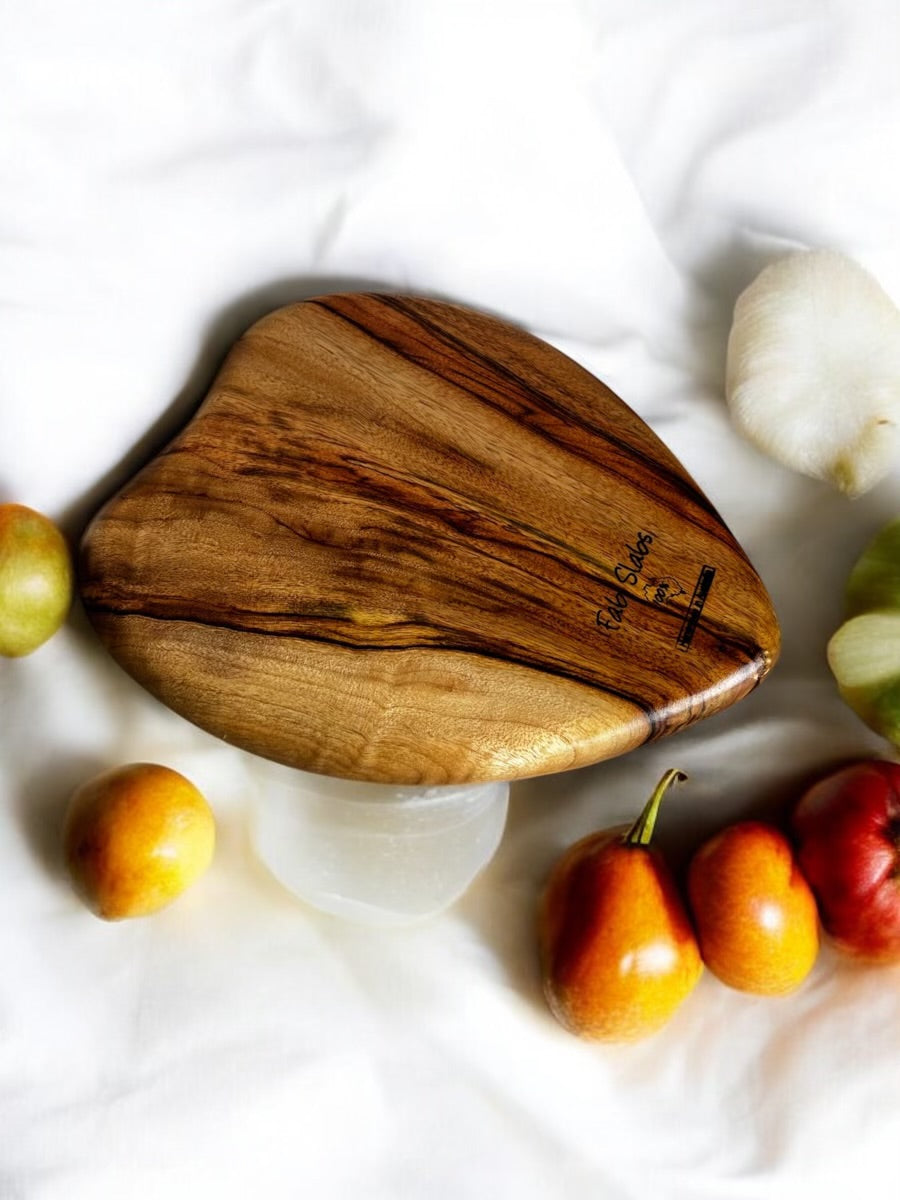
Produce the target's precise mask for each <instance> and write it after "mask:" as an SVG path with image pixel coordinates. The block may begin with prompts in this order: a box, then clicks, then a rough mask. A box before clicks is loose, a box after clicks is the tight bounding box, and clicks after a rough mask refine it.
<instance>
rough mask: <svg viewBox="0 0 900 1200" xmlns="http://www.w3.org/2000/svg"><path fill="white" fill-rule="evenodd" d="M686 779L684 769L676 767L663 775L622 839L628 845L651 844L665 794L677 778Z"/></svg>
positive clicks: (679, 779)
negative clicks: (680, 769)
mask: <svg viewBox="0 0 900 1200" xmlns="http://www.w3.org/2000/svg"><path fill="white" fill-rule="evenodd" d="M684 779H687V775H685V773H684V771H679V770H678V769H677V768H674V767H673V768H672V770H671V771H666V773H665V775H663V777H662V779H661V780H660V781H659V783H658V784H657V785H656V787H655V788H654V790H653V795H652V796H651V797H650V799H649V800H648V801H647V803H646V804H645V805H644V811H643V812H642V813H641V815H640V816H639V817H638V819H637V820H636V821H635V823H634V824H633V825H632V827H631V828H630V829H629V830H628V832H627V833H626V834H625V837H624V838H623V839H622V840H623V841H624V843H625V845H626V846H647V845H649V844H650V839H651V838H652V837H653V829H654V826H655V825H656V818H657V816H658V814H659V806H660V804H661V803H662V798H663V796H664V795H665V794H666V792H667V791H668V790H669V788H670V787H671V786H672V784H673V783H675V781H676V780H678V781H679V782H680V781H682V780H684Z"/></svg>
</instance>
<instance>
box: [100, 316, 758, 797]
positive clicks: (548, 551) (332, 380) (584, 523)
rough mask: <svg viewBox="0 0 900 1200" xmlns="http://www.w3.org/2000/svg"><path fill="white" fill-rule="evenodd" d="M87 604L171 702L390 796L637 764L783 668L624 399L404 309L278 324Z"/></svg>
mask: <svg viewBox="0 0 900 1200" xmlns="http://www.w3.org/2000/svg"><path fill="white" fill-rule="evenodd" d="M80 587H81V594H82V598H83V601H84V604H85V607H86V610H87V612H88V614H89V616H90V619H91V621H92V622H93V624H94V626H95V628H96V630H97V632H98V633H99V635H100V637H101V638H102V639H103V641H104V642H105V643H106V645H107V646H108V648H109V650H110V651H111V653H112V654H113V655H114V656H115V658H116V659H117V660H118V661H119V662H120V663H121V664H122V666H123V667H124V668H125V669H126V670H127V671H129V672H130V673H131V674H132V675H133V676H134V677H135V678H136V679H138V680H139V681H140V682H141V683H142V684H144V685H145V686H146V687H147V688H149V690H150V691H152V692H153V693H154V694H155V695H157V696H158V697H159V698H160V699H162V700H163V701H164V702H165V703H166V704H168V705H170V706H171V707H172V708H173V709H175V710H176V711H177V712H179V713H181V714H183V715H184V716H186V717H187V718H188V719H190V720H191V721H194V722H195V723H197V724H198V725H200V726H202V727H203V728H205V729H207V730H210V731H211V732H213V733H214V734H216V735H217V736H219V737H221V738H223V739H225V740H226V741H229V742H232V743H235V744H237V745H240V746H243V747H244V748H246V749H248V750H251V751H253V752H255V753H257V754H261V755H263V756H266V757H269V758H273V759H276V760H278V761H280V762H284V763H287V764H290V765H294V766H298V767H302V768H304V769H306V770H312V771H318V772H321V773H324V774H331V775H339V776H345V777H348V778H357V779H370V780H375V781H383V782H401V783H448V782H455V781H460V780H479V779H495V778H504V779H515V778H520V777H523V776H529V775H537V774H541V773H545V772H549V771H558V770H562V769H566V768H570V767H576V766H580V765H583V764H586V763H589V762H593V761H597V760H599V759H601V758H606V757H610V756H612V755H614V754H620V753H622V752H624V751H626V750H628V749H631V748H633V747H635V746H638V745H640V744H641V743H642V742H644V741H646V740H648V739H650V738H654V737H658V736H660V735H662V734H665V733H670V732H672V731H674V730H677V729H680V728H682V727H683V726H685V725H687V724H688V723H690V722H692V721H694V720H696V719H698V718H700V717H703V716H706V715H708V714H710V713H712V712H715V711H718V710H719V709H721V708H723V707H724V706H725V705H727V704H730V703H732V702H733V701H735V700H737V699H739V698H740V697H741V696H743V695H745V694H746V693H747V692H748V691H749V690H750V689H751V688H752V687H754V686H755V684H756V683H757V682H758V681H759V680H760V679H761V678H762V676H763V675H764V674H765V673H766V671H767V670H768V669H769V667H770V666H771V664H772V662H773V661H774V659H775V657H776V655H777V651H778V628H777V624H776V621H775V617H774V615H773V612H772V607H771V604H770V601H769V599H768V597H767V595H766V593H765V590H764V588H763V587H762V585H761V583H760V581H759V579H758V577H757V575H756V573H755V571H754V570H753V568H752V567H751V565H750V564H749V562H748V561H747V559H746V557H745V556H744V554H743V552H742V551H741V549H740V547H739V546H738V545H737V544H736V542H735V540H734V538H733V537H732V535H731V534H730V533H729V532H728V530H727V529H726V528H725V526H724V524H723V523H722V521H721V519H720V517H719V516H718V514H717V513H716V512H715V511H714V509H713V507H712V506H711V505H710V503H709V501H708V500H707V499H706V497H705V496H704V495H703V493H702V492H701V491H700V490H699V488H698V487H697V485H696V484H695V483H694V481H693V480H692V479H691V478H690V477H689V476H688V474H687V473H686V472H685V471H684V469H683V468H682V467H681V465H680V464H679V463H678V461H677V460H676V459H675V458H674V456H673V455H672V454H671V453H670V452H669V451H668V450H667V449H666V448H665V446H663V444H662V443H661V442H660V441H659V439H658V438H657V437H656V436H655V435H654V434H653V433H652V432H651V430H650V429H648V428H647V426H646V425H645V424H644V423H643V422H642V421H640V419H639V418H638V417H637V416H636V414H635V413H634V412H632V410H631V409H629V408H628V407H627V406H626V405H625V404H623V403H622V402H621V401H620V400H619V399H618V398H617V397H616V396H615V395H614V394H613V393H612V392H611V391H610V390H609V389H608V388H607V387H605V385H603V384H602V383H600V382H599V381H598V380H596V379H595V378H594V377H593V376H591V375H589V374H588V373H587V372H586V371H584V370H583V369H582V368H581V367H579V366H578V365H577V364H575V363H574V362H572V361H571V360H570V359H568V358H566V357H565V356H563V355H562V354H560V353H559V352H557V351H556V350H554V349H552V348H551V347H550V346H548V345H546V344H545V343H543V342H541V341H539V340H538V339H536V338H534V337H531V336H529V335H528V334H525V333H523V332H521V331H520V330H518V329H515V328H514V327H512V326H510V325H508V324H506V323H505V322H502V321H498V320H496V319H494V318H492V317H488V316H485V315H483V314H480V313H476V312H472V311H470V310H467V309H464V308H460V307H457V306H452V305H447V304H443V303H438V302H435V301H431V300H423V299H416V298H408V297H398V296H391V295H361V294H348V295H338V296H328V297H322V298H320V299H316V300H310V301H306V302H304V303H301V304H296V305H292V306H290V307H288V308H284V309H280V310H278V311H277V312H274V313H272V314H270V315H269V316H267V317H265V318H263V319H262V320H261V321H259V322H258V323H257V324H256V325H254V326H253V327H252V328H251V329H250V330H249V331H248V332H247V333H246V334H245V335H244V336H243V337H242V338H241V339H240V340H239V341H238V342H237V343H236V345H235V346H234V347H233V348H232V350H231V352H230V354H229V355H228V358H227V359H226V361H225V363H224V365H223V367H222V369H221V371H220V373H219V375H218V377H217V378H216V380H215V382H214V384H213V386H212V388H211V390H210V392H209V395H208V396H207V398H206V399H205V401H204V402H203V404H202V405H201V407H200V408H199V410H198V411H197V413H196V414H195V416H194V417H193V418H192V420H191V421H190V422H189V423H188V425H187V426H186V427H185V429H184V430H183V431H182V432H181V433H180V434H179V435H178V436H177V437H176V438H175V440H174V441H173V442H172V443H171V444H170V445H169V446H168V447H167V448H166V450H165V451H164V452H163V453H162V454H160V455H159V456H158V457H157V458H156V459H154V460H153V461H152V462H151V463H149V464H148V465H147V466H146V467H145V468H144V469H143V470H142V471H141V472H139V473H138V475H137V476H135V478H134V479H133V480H132V481H131V482H130V483H128V484H127V485H126V486H125V488H123V489H122V490H121V491H120V492H119V493H118V495H117V496H115V497H114V498H113V499H112V500H111V501H110V502H109V503H108V504H107V505H106V506H105V507H104V508H103V509H102V510H101V512H100V513H99V514H98V515H97V517H96V518H95V519H94V521H93V522H92V523H91V525H90V526H89V528H88V530H87V532H86V534H85V537H84V539H83V543H82V552H81V561H80Z"/></svg>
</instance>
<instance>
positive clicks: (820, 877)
mask: <svg viewBox="0 0 900 1200" xmlns="http://www.w3.org/2000/svg"><path fill="white" fill-rule="evenodd" d="M793 828H794V834H795V837H796V839H797V846H798V851H797V853H798V857H799V859H800V865H801V867H802V868H803V872H804V874H805V875H806V877H807V879H808V880H809V882H810V886H811V887H812V889H813V892H814V893H815V896H816V900H817V901H818V904H819V913H820V915H821V918H822V925H823V927H824V929H825V930H826V932H827V933H828V934H829V936H830V937H831V939H832V940H833V941H834V943H835V944H836V945H837V946H838V948H839V949H841V950H843V951H844V952H845V953H846V954H850V955H852V956H853V957H855V958H859V959H862V960H863V961H866V962H876V963H877V962H881V963H890V962H900V766H898V765H897V764H895V763H891V762H881V761H877V760H873V761H869V762H862V763H855V764H854V765H852V766H850V767H844V768H843V769H842V770H840V771H836V772H834V773H833V774H831V775H829V776H827V777H826V778H825V779H821V780H819V781H818V782H817V783H815V784H813V786H812V787H811V788H809V789H808V790H807V791H806V792H805V793H804V795H803V796H802V797H801V798H800V800H799V802H798V804H797V806H796V808H795V810H794V813H793Z"/></svg>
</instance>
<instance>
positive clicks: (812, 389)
mask: <svg viewBox="0 0 900 1200" xmlns="http://www.w3.org/2000/svg"><path fill="white" fill-rule="evenodd" d="M725 390H726V398H727V400H728V404H729V407H730V409H731V413H732V416H733V418H734V421H735V424H736V425H737V427H738V428H739V429H740V430H741V432H742V433H743V434H744V436H745V437H747V438H748V439H749V440H750V441H751V442H753V443H754V444H755V445H756V446H758V447H759V448H760V449H761V450H763V451H764V452H765V453H767V454H769V455H771V457H773V458H775V459H777V460H778V461H779V462H782V463H784V464H785V465H786V466H788V467H791V468H793V469H794V470H796V471H799V472H801V473H802V474H804V475H810V476H812V477H813V478H814V479H823V480H826V481H828V482H830V483H832V484H834V485H835V486H836V487H837V488H839V489H840V490H841V491H842V492H845V493H846V494H847V495H849V496H858V495H860V494H861V493H862V492H865V491H868V489H869V488H871V487H872V486H873V485H874V484H876V483H877V482H878V481H879V480H880V479H881V478H882V477H883V476H884V475H886V474H887V472H888V471H889V470H890V469H891V466H892V465H893V463H894V461H895V459H896V458H898V457H900V310H898V308H897V307H896V305H895V304H894V302H893V301H892V300H891V298H890V297H889V296H888V295H887V293H886V292H885V291H884V290H883V289H882V288H881V286H880V285H879V284H878V283H877V282H876V280H875V279H873V278H872V276H871V275H870V274H869V273H868V272H867V271H865V270H864V269H863V268H862V267H861V266H859V264H858V263H855V262H854V261H853V260H852V259H850V258H847V257H846V256H845V255H843V254H838V253H837V252H835V251H832V250H808V251H805V252H800V253H798V254H791V255H788V256H787V257H786V258H783V259H781V260H779V261H778V262H775V263H773V264H772V265H771V266H769V267H766V268H765V270H764V271H762V272H761V273H760V274H759V275H758V276H757V278H756V279H755V280H754V282H753V283H751V284H750V286H749V287H748V288H747V289H746V290H745V291H744V292H743V293H742V294H741V295H740V296H739V297H738V301H737V304H736V305H735V310H734V321H733V323H732V327H731V333H730V336H729V339H728V362H727V368H726V383H725Z"/></svg>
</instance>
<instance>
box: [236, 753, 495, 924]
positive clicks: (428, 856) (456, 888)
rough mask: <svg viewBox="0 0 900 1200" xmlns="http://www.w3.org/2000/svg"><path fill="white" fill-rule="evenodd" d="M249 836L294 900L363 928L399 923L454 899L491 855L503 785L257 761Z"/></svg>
mask: <svg viewBox="0 0 900 1200" xmlns="http://www.w3.org/2000/svg"><path fill="white" fill-rule="evenodd" d="M256 773H257V775H258V777H259V782H260V796H259V799H258V802H257V805H256V812H255V815H254V827H253V838H254V844H255V847H256V851H257V853H258V854H259V857H260V858H261V859H262V861H263V862H264V863H265V864H266V866H267V867H268V868H269V870H270V871H271V872H272V873H273V875H275V877H276V878H277V879H279V880H280V881H281V883H283V884H284V886H285V887H287V888H288V889H290V891H291V892H293V893H294V894H295V895H296V896H298V897H299V898H300V899H302V900H304V901H305V902H306V903H308V904H310V905H312V906H313V907H314V908H317V909H320V910H321V911H323V912H327V913H331V914H333V915H335V916H339V917H344V918H346V919H348V920H352V921H357V922H360V923H363V924H368V925H379V926H389V925H403V924H409V923H411V922H415V921H420V920H423V919H424V918H426V917H430V916H434V915H435V914H437V913H439V912H441V911H442V910H443V909H445V908H447V907H448V906H449V905H450V904H452V903H453V902H454V901H455V900H457V899H458V898H459V897H460V896H461V895H462V894H463V892H464V891H465V890H466V889H467V887H468V886H469V884H470V883H471V882H472V880H473V879H474V878H475V876H476V875H477V874H478V873H479V871H481V870H482V869H483V868H484V867H485V866H486V865H487V864H488V863H489V862H490V860H491V859H492V858H493V856H494V853H495V852H496V850H497V847H498V846H499V844H500V839H501V837H502V835H503V829H504V826H505V824H506V812H507V804H508V799H509V784H508V783H489V784H470V785H467V786H453V787H434V788H415V787H391V786H386V785H384V784H373V783H357V782H353V781H349V780H342V779H331V778H328V777H327V776H322V775H311V774H308V773H306V772H304V771H297V770H293V769H291V768H289V767H282V766H279V765H278V764H276V763H270V762H265V763H262V762H260V763H259V764H258V769H257V772H256Z"/></svg>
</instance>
